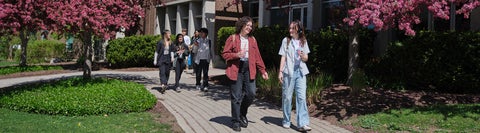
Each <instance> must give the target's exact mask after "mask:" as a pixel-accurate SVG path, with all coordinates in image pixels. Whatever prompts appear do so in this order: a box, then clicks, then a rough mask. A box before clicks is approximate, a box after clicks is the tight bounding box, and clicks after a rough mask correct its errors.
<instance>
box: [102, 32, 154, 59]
mask: <svg viewBox="0 0 480 133" xmlns="http://www.w3.org/2000/svg"><path fill="white" fill-rule="evenodd" d="M159 40H160V36H151V35H141V36H131V37H126V38H122V39H115V40H112V41H110V42H109V45H108V47H107V60H108V62H109V63H110V64H111V65H112V67H146V66H147V67H151V66H153V56H154V53H155V48H156V44H157V42H158V41H159Z"/></svg>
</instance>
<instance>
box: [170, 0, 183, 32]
mask: <svg viewBox="0 0 480 133" xmlns="http://www.w3.org/2000/svg"><path fill="white" fill-rule="evenodd" d="M181 12H182V6H180V4H178V5H177V13H176V14H177V18H176V19H177V21H176V22H177V23H176V25H177V26H175V27H176V29H175V32H172V34H174V35H176V34H177V33H182V14H181Z"/></svg>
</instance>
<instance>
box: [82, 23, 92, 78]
mask: <svg viewBox="0 0 480 133" xmlns="http://www.w3.org/2000/svg"><path fill="white" fill-rule="evenodd" d="M82 34H83V35H82V36H83V37H82V38H83V57H84V58H85V62H84V64H83V78H84V79H89V78H91V77H92V60H91V59H92V34H91V33H90V32H86V31H85V32H83V33H82Z"/></svg>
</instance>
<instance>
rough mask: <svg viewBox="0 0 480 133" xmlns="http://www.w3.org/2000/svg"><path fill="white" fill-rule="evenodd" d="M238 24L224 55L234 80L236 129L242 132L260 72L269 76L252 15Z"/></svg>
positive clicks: (230, 77)
mask: <svg viewBox="0 0 480 133" xmlns="http://www.w3.org/2000/svg"><path fill="white" fill-rule="evenodd" d="M235 27H236V31H235V34H233V35H231V36H230V37H228V38H227V40H226V42H225V47H224V48H223V52H222V57H223V58H224V59H225V60H226V61H227V69H226V70H225V73H226V75H227V77H228V78H229V79H230V80H231V85H230V96H231V100H230V101H231V108H232V129H233V130H234V131H241V128H240V127H244V128H246V127H247V126H248V119H247V112H248V107H250V105H251V104H252V103H253V101H254V99H255V95H256V94H255V92H256V91H257V90H256V89H257V87H256V84H255V78H256V76H257V72H258V73H260V74H261V75H262V78H263V79H265V80H267V79H268V73H267V71H266V69H265V64H264V63H263V59H262V56H261V55H260V50H259V49H258V44H257V41H256V39H255V37H253V36H252V34H251V33H252V31H253V20H252V18H250V17H248V16H245V17H242V18H240V19H239V20H238V21H237V22H236V24H235ZM257 69H258V70H257Z"/></svg>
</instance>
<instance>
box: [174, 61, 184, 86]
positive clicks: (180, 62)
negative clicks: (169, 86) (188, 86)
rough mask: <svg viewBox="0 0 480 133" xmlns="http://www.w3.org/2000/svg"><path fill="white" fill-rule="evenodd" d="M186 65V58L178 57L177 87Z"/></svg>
mask: <svg viewBox="0 0 480 133" xmlns="http://www.w3.org/2000/svg"><path fill="white" fill-rule="evenodd" d="M185 67H186V64H185V61H184V59H177V62H176V63H175V88H177V87H178V85H179V81H180V78H181V77H182V73H183V70H184V69H185Z"/></svg>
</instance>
